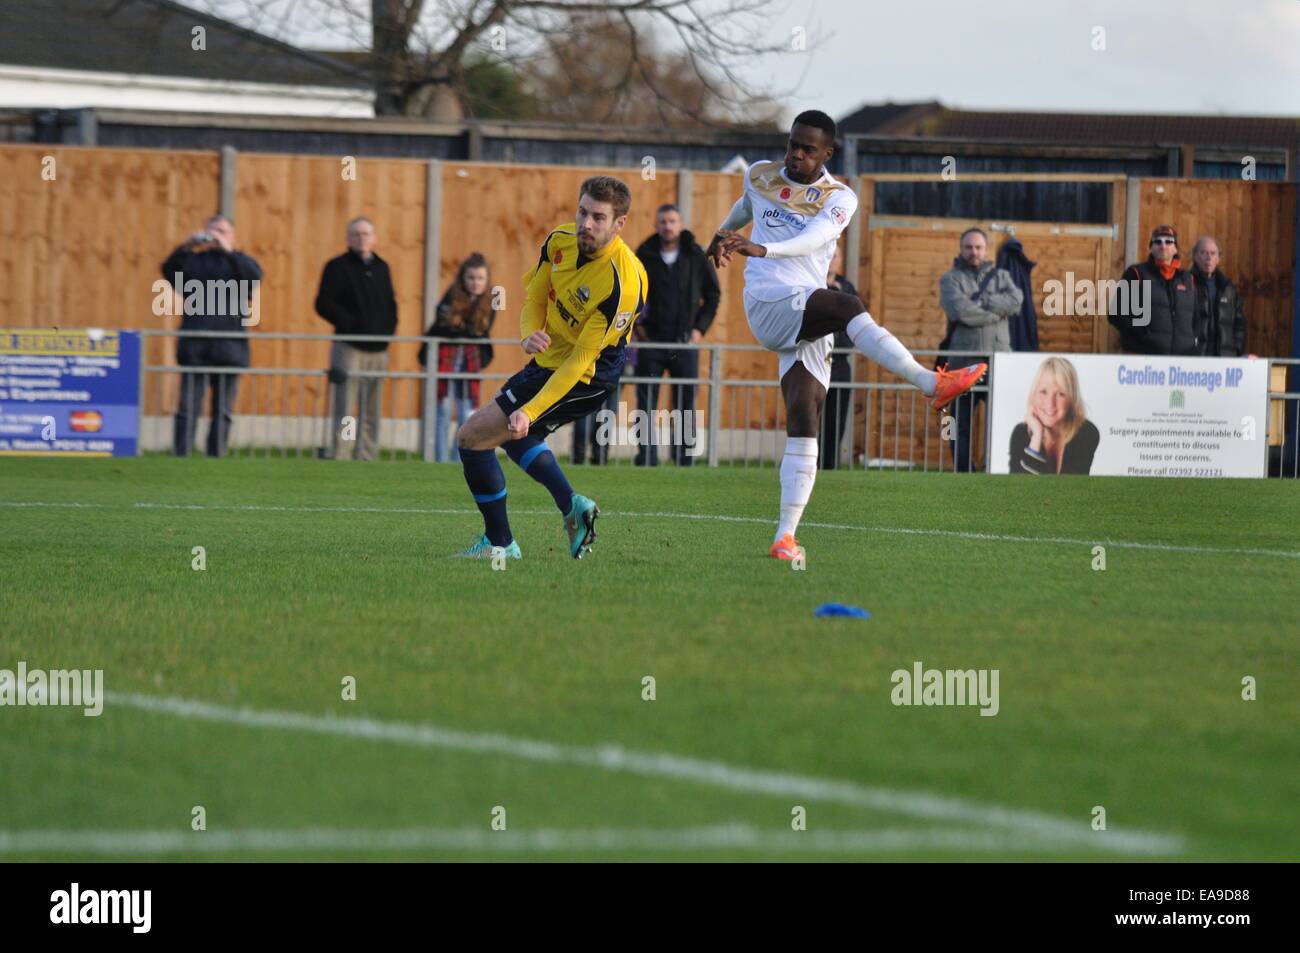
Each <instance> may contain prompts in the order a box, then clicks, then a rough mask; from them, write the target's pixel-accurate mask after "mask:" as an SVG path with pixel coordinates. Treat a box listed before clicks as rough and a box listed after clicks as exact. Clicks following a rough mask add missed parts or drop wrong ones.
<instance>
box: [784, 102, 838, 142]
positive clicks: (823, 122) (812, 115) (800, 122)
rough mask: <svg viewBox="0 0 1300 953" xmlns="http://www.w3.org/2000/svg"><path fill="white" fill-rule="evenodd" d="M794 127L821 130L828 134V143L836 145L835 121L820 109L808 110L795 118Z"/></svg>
mask: <svg viewBox="0 0 1300 953" xmlns="http://www.w3.org/2000/svg"><path fill="white" fill-rule="evenodd" d="M792 125H795V126H809V127H811V128H813V129H820V130H821V131H822V132H824V133H826V141H827V142H829V143H831V144H834V142H835V120H834V119H832V118H831V117H830V116H828V115H826V114H825V113H824V112H822V111H821V110H820V109H806V110H804V111H803V112H801V113H800V114H799V115H797V116H795V117H794V122H793V123H792Z"/></svg>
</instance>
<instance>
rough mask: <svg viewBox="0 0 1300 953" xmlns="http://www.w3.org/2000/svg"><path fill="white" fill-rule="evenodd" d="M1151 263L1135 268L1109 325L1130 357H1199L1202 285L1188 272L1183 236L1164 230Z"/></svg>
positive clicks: (1127, 274) (1154, 238) (1154, 236)
mask: <svg viewBox="0 0 1300 953" xmlns="http://www.w3.org/2000/svg"><path fill="white" fill-rule="evenodd" d="M1148 247H1149V249H1150V252H1149V254H1148V255H1147V260H1146V261H1143V262H1139V263H1138V264H1136V265H1129V267H1128V268H1126V269H1125V271H1124V277H1123V285H1122V286H1121V288H1120V289H1119V291H1118V292H1117V293H1116V294H1115V295H1114V296H1113V297H1112V300H1111V302H1110V317H1109V319H1108V320H1109V321H1110V323H1111V324H1112V325H1114V326H1115V327H1116V328H1118V329H1119V340H1120V347H1121V348H1122V349H1123V350H1125V351H1127V352H1128V353H1130V354H1180V355H1189V354H1196V353H1197V350H1198V346H1197V343H1196V327H1195V323H1196V283H1195V281H1193V279H1192V276H1191V274H1190V273H1188V272H1186V271H1183V270H1182V267H1181V260H1180V258H1179V255H1178V233H1177V232H1176V231H1174V227H1173V226H1172V225H1160V226H1158V227H1157V228H1156V229H1155V230H1154V231H1153V232H1152V233H1151V242H1150V245H1149V246H1148Z"/></svg>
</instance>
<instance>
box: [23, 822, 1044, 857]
mask: <svg viewBox="0 0 1300 953" xmlns="http://www.w3.org/2000/svg"><path fill="white" fill-rule="evenodd" d="M1057 847H1058V845H1057V844H1056V843H1054V842H1050V841H1044V840H1042V839H1037V838H1033V837H1022V838H1020V839H1016V838H1015V837H1008V835H1007V834H1006V833H1003V832H1001V831H970V830H965V829H962V828H941V827H935V828H925V829H920V830H910V829H907V828H879V829H876V830H811V831H799V832H795V831H770V830H769V831H764V830H759V829H758V828H755V827H752V826H750V825H748V824H724V825H715V826H710V827H694V828H685V829H654V828H593V829H590V830H583V829H576V828H575V829H568V828H542V829H538V830H506V831H487V830H483V829H482V828H407V829H397V830H364V829H354V830H340V829H336V828H287V829H264V828H246V829H235V830H211V831H200V832H194V831H178V830H134V831H133V830H26V831H0V854H113V855H120V854H189V853H207V854H212V853H230V852H235V851H320V850H337V851H416V850H440V851H458V850H472V851H496V852H500V853H538V852H555V851H564V852H582V851H629V850H638V851H701V850H762V851H773V852H789V853H796V852H798V853H837V854H866V853H887V852H894V851H915V850H937V851H981V852H989V853H1003V852H1006V851H1009V850H1019V851H1024V852H1035V853H1037V852H1045V851H1046V852H1051V851H1054V850H1056V849H1057Z"/></svg>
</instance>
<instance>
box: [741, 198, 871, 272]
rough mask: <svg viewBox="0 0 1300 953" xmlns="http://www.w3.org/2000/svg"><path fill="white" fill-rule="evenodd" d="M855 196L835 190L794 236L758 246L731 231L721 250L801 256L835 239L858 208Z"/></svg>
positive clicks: (754, 255) (755, 255)
mask: <svg viewBox="0 0 1300 953" xmlns="http://www.w3.org/2000/svg"><path fill="white" fill-rule="evenodd" d="M857 208H858V199H857V196H855V195H854V194H853V193H852V192H850V191H849V190H847V189H844V190H843V191H837V192H836V193H835V195H834V196H833V197H831V198H829V199H827V201H826V205H825V207H824V208H823V209H822V210H821V211H820V212H818V213H817V214H816V215H815V216H813V218H812V219H811V220H810V221H809V222H808V224H807V226H805V228H804V230H803V231H802V232H800V233H799V234H798V235H796V236H795V237H794V238H787V239H785V240H784V241H780V242H769V243H768V244H766V245H759V244H756V243H755V242H752V241H750V240H749V239H747V238H745V237H744V236H743V235H737V234H735V233H734V232H733V233H732V234H730V235H726V236H724V237H723V240H722V249H723V250H724V251H726V252H737V253H739V254H741V255H745V256H747V257H750V258H801V257H803V256H804V255H811V254H813V253H814V252H815V251H817V250H818V249H820V248H825V247H826V246H827V245H829V244H830V243H832V242H834V241H837V240H838V239H839V237H840V233H842V232H843V231H844V229H846V228H847V227H848V225H849V220H850V219H852V218H853V213H854V212H856V211H857Z"/></svg>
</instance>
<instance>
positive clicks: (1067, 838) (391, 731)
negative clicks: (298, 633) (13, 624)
mask: <svg viewBox="0 0 1300 953" xmlns="http://www.w3.org/2000/svg"><path fill="white" fill-rule="evenodd" d="M105 701H106V702H107V703H108V704H110V705H123V706H127V707H131V708H137V709H141V710H143V711H150V712H160V713H163V714H168V715H176V716H179V717H182V718H195V719H199V720H202V721H214V722H221V723H225V724H234V725H243V726H245V727H254V728H277V729H284V730H290V731H307V732H313V733H316V734H323V735H333V736H335V737H344V738H361V739H366V740H370V741H383V742H395V743H398V744H409V745H415V746H417V747H423V748H444V749H449V750H456V751H471V752H475V753H482V754H495V755H504V756H506V757H512V758H521V759H523V760H526V761H540V762H548V763H552V764H570V765H578V766H582V767H591V768H603V769H604V770H606V771H619V772H625V773H628V774H638V775H642V776H646V777H654V778H669V779H674V780H679V781H692V782H695V783H699V784H708V785H713V786H715V787H721V788H728V789H730V790H734V791H742V792H744V793H746V794H766V795H779V796H783V797H794V798H807V799H810V800H814V801H830V802H834V803H838V804H846V805H850V806H853V807H861V808H870V809H873V810H879V811H885V812H888V813H893V814H902V815H904V816H908V817H914V818H921V819H924V820H929V821H942V822H949V823H951V822H963V823H969V824H975V825H979V826H982V827H994V828H998V829H1001V830H1002V831H1009V832H1011V834H1012V835H1013V837H1018V838H1023V837H1031V838H1034V839H1036V840H1040V841H1044V842H1047V843H1054V844H1055V845H1056V846H1064V845H1076V846H1081V847H1089V848H1094V849H1097V850H1100V851H1104V852H1111V853H1119V854H1176V853H1180V852H1181V851H1182V849H1183V839H1182V837H1181V836H1179V835H1173V834H1155V833H1148V832H1145V831H1104V832H1099V831H1094V830H1092V828H1091V827H1090V826H1089V825H1088V824H1087V823H1084V822H1081V821H1079V822H1076V821H1066V820H1061V819H1058V818H1055V817H1050V816H1048V815H1046V814H1039V813H1037V812H1035V811H1026V810H1020V809H1017V808H1004V807H989V806H983V805H978V804H972V803H968V802H966V801H962V800H960V799H958V798H953V797H946V796H942V795H937V794H928V793H925V792H919V791H897V790H891V789H889V788H879V787H868V786H866V785H859V784H854V783H852V782H848V781H837V780H832V779H828V778H814V777H805V776H801V775H797V774H787V773H784V772H776V771H764V770H759V769H755V768H745V767H740V766H737V765H731V764H727V763H725V762H721V761H707V760H704V759H701V758H693V757H687V756H683V755H674V754H668V753H653V752H639V751H628V750H626V749H624V748H622V747H619V746H618V745H602V746H600V747H583V746H580V745H567V744H558V743H555V742H549V741H534V740H532V739H527V738H512V737H509V736H507V735H500V734H490V733H486V732H467V731H456V730H454V729H449V728H440V727H438V726H436V725H415V724H406V723H402V722H386V721H376V720H373V719H369V718H338V717H335V716H330V715H326V716H321V715H308V714H302V713H298V712H287V711H259V710H257V709H253V708H230V707H226V706H223V705H214V704H210V703H208V702H202V701H196V700H192V699H186V698H166V697H161V696H157V695H139V694H133V693H129V692H128V693H124V692H107V693H105Z"/></svg>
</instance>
